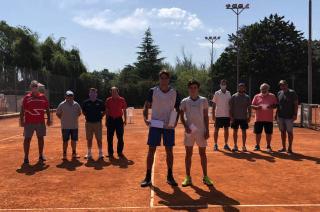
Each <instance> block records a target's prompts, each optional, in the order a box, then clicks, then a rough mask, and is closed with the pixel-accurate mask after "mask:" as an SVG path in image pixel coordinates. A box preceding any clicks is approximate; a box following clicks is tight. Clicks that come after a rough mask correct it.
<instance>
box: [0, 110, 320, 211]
mask: <svg viewBox="0 0 320 212" xmlns="http://www.w3.org/2000/svg"><path fill="white" fill-rule="evenodd" d="M134 115H135V117H134V119H133V122H134V123H133V124H128V125H127V126H126V128H125V151H124V153H125V155H126V159H118V158H117V157H116V159H114V160H112V161H110V160H109V158H105V159H104V160H103V161H93V162H87V161H86V160H85V159H84V158H83V156H84V155H85V153H86V141H85V135H84V122H83V117H82V118H81V125H80V126H81V127H80V131H79V132H80V133H79V136H80V140H79V143H78V153H79V154H80V156H81V158H80V159H79V160H74V161H70V159H69V161H68V162H63V161H62V160H61V156H62V153H61V152H62V141H61V135H60V124H59V121H58V120H57V118H56V117H55V119H54V125H53V126H51V127H49V128H48V131H47V137H46V141H45V143H46V145H45V155H46V157H47V162H46V163H45V164H39V163H37V158H38V150H37V142H36V140H35V139H33V141H32V144H31V150H30V165H31V167H21V164H22V161H23V151H22V139H23V137H22V128H19V127H18V119H17V118H10V119H3V120H0V125H1V128H0V150H1V156H2V158H1V160H0V167H1V169H0V200H1V201H0V209H1V210H3V211H7V210H13V211H15V210H16V211H18V210H31V211H40V210H59V211H97V210H109V211H148V210H157V211H167V210H170V209H171V210H182V211H203V210H212V211H238V210H241V211H320V183H319V182H320V139H319V136H320V133H319V131H313V130H309V129H302V128H295V145H294V151H295V152H296V153H297V154H295V155H292V156H289V155H287V154H280V153H272V154H268V153H266V152H253V151H252V149H253V147H254V136H253V133H252V128H251V129H250V130H249V136H248V145H247V147H248V150H249V152H248V153H230V152H225V151H219V152H213V150H212V146H213V139H212V133H213V130H212V125H211V138H210V144H209V148H208V150H207V155H208V172H209V176H210V177H211V178H212V179H213V181H214V188H208V187H207V186H205V185H203V184H202V181H201V179H202V172H201V166H200V162H199V156H198V152H197V149H195V150H194V157H193V163H192V170H191V174H192V177H193V184H194V186H192V187H187V188H183V187H181V186H179V187H174V188H173V187H170V186H169V185H167V184H166V162H165V153H164V149H163V148H159V149H158V151H157V153H156V158H155V167H154V168H155V169H154V172H153V184H154V187H153V188H141V187H140V181H141V180H142V179H143V178H144V176H145V158H146V152H147V145H146V139H147V127H146V126H145V125H144V123H143V121H142V112H141V110H136V111H135V114H134ZM176 132H177V133H176V147H175V148H174V154H175V162H174V176H175V178H176V180H177V182H178V183H179V184H181V182H182V180H183V179H184V176H185V172H184V156H185V153H184V146H183V132H184V131H183V128H182V125H181V124H179V125H178V128H177V131H176ZM221 135H222V133H221ZM222 141H223V140H222V137H220V148H221V147H222ZM229 141H231V137H230V139H229ZM230 143H231V142H230ZM103 144H104V151H106V129H105V128H104V143H103ZM264 144H265V141H264V140H262V147H265V145H264ZM231 146H232V145H231ZM240 146H241V145H240ZM272 146H273V149H274V150H277V149H279V148H280V136H279V132H278V130H277V129H276V128H275V134H274V137H273V145H272ZM69 148H70V146H69ZM93 149H94V152H93V153H94V158H95V159H96V158H97V151H96V150H97V148H96V143H94V148H93ZM69 150H70V149H69ZM69 158H70V154H69Z"/></svg>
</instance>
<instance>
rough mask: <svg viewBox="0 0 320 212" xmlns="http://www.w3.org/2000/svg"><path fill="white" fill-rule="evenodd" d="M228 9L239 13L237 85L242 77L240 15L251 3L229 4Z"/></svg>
mask: <svg viewBox="0 0 320 212" xmlns="http://www.w3.org/2000/svg"><path fill="white" fill-rule="evenodd" d="M226 9H230V10H232V11H233V12H234V13H235V14H236V15H237V39H236V45H237V86H238V84H239V78H240V67H239V66H240V48H239V16H240V14H241V13H242V12H243V11H244V10H245V9H249V4H245V5H244V4H227V5H226Z"/></svg>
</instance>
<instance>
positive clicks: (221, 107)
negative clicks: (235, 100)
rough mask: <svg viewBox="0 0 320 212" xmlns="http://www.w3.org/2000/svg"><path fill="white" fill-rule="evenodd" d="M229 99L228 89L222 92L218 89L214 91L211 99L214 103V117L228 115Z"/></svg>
mask: <svg viewBox="0 0 320 212" xmlns="http://www.w3.org/2000/svg"><path fill="white" fill-rule="evenodd" d="M230 99H231V94H230V92H229V91H226V92H225V93H223V92H222V91H221V89H220V90H218V91H216V92H215V94H214V96H213V99H212V101H213V102H214V103H215V104H216V111H215V115H216V117H218V118H220V117H230V105H229V101H230Z"/></svg>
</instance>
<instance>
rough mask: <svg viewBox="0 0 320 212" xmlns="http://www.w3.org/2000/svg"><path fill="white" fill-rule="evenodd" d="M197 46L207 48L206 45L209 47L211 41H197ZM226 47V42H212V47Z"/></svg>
mask: <svg viewBox="0 0 320 212" xmlns="http://www.w3.org/2000/svg"><path fill="white" fill-rule="evenodd" d="M198 46H200V47H205V48H207V47H210V48H211V43H210V42H208V41H207V42H199V43H198ZM226 47H227V44H225V43H214V44H213V48H215V49H224V48H226Z"/></svg>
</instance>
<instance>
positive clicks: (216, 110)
mask: <svg viewBox="0 0 320 212" xmlns="http://www.w3.org/2000/svg"><path fill="white" fill-rule="evenodd" d="M220 88H221V89H220V90H218V91H216V92H215V94H214V96H213V99H212V102H213V107H212V119H213V121H214V122H215V125H214V127H215V129H214V151H218V136H219V129H220V128H224V143H225V145H224V149H225V150H228V151H231V149H230V147H229V145H228V139H229V127H230V109H229V108H230V105H229V101H230V99H231V94H230V92H229V91H228V90H227V80H225V79H223V80H221V81H220Z"/></svg>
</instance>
